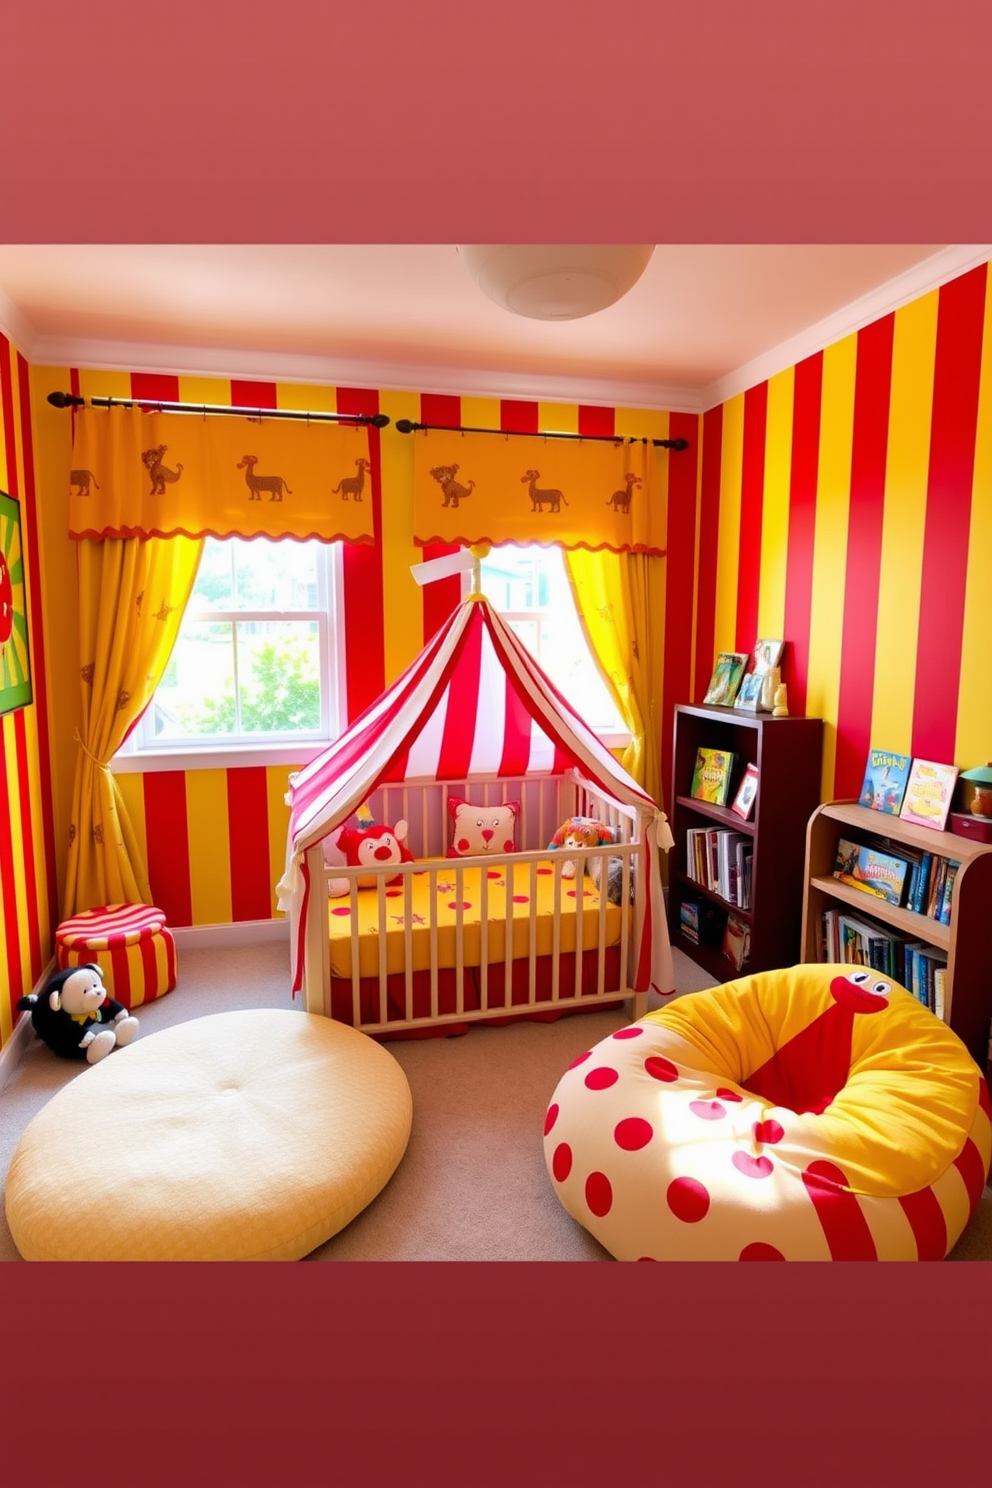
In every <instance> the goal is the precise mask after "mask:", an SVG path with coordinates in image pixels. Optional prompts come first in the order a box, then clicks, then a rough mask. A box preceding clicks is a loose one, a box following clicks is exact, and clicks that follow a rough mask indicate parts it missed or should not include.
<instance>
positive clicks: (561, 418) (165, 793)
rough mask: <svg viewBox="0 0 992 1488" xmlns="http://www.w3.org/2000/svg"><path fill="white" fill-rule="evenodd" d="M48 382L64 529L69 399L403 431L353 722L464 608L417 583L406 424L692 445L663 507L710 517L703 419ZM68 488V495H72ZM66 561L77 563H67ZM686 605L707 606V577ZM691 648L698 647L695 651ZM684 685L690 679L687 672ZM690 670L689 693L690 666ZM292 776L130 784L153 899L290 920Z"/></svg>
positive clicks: (383, 522)
mask: <svg viewBox="0 0 992 1488" xmlns="http://www.w3.org/2000/svg"><path fill="white" fill-rule="evenodd" d="M34 371H35V401H36V406H37V408H38V409H39V415H40V418H41V420H42V423H43V427H44V431H45V434H44V437H45V451H44V454H45V461H44V464H45V469H46V471H48V472H50V479H51V481H52V489H51V508H50V510H52V511H55V510H57V511H58V512H59V513H61V512H62V510H63V507H64V496H63V488H64V480H65V471H66V470H67V468H68V464H67V461H68V454H69V440H70V433H69V430H70V422H69V421H70V418H71V415H69V414H68V413H66V412H61V413H59V412H55V413H54V414H53V413H52V412H51V411H50V410H49V408H48V407H47V404H46V402H45V400H46V397H47V394H48V392H50V391H52V389H54V388H56V387H64V388H68V389H69V390H71V391H73V392H78V393H81V394H82V395H83V396H85V397H106V396H112V397H136V398H161V399H162V400H163V401H176V400H181V401H189V402H206V403H213V404H235V405H238V406H243V407H257V408H278V407H282V408H307V409H311V410H317V411H321V410H322V411H328V412H339V413H344V412H349V413H368V414H372V413H379V412H381V413H385V414H387V415H388V416H389V419H390V424H389V425H387V426H386V427H385V428H384V429H382V430H378V429H372V430H370V453H371V459H372V470H371V473H370V477H371V501H372V512H373V520H374V531H375V535H376V541H375V543H374V544H353V545H349V546H346V548H345V550H344V560H343V581H344V587H345V596H344V609H345V613H346V614H347V615H350V616H353V615H360V616H362V623H361V624H354V625H349V626H348V627H347V630H346V633H345V635H344V637H343V638H342V644H343V647H344V660H345V677H346V698H347V716H348V718H349V720H350V719H353V718H355V717H357V716H358V714H359V713H361V712H362V711H363V710H364V709H365V708H366V707H367V706H368V704H369V703H370V702H372V701H373V700H374V699H375V698H376V697H377V696H378V695H379V693H380V692H381V691H382V690H383V688H384V687H385V686H386V685H387V683H389V682H391V681H392V680H393V679H394V678H395V677H396V676H398V675H399V673H400V672H401V671H402V670H403V669H404V668H405V667H406V666H407V665H408V664H409V662H410V661H412V660H413V658H414V656H416V654H417V652H418V651H419V650H420V648H421V646H422V645H423V644H424V642H425V640H427V639H429V638H430V636H431V635H432V634H433V633H434V631H435V630H436V629H437V627H438V625H439V624H441V622H442V621H443V620H444V619H445V618H446V617H447V615H448V614H449V613H450V611H451V610H452V609H453V608H454V607H455V606H456V605H457V604H458V602H459V598H460V588H459V583H458V580H457V579H454V580H443V581H441V582H440V583H436V584H432V585H429V586H427V587H426V588H424V589H420V588H419V587H418V586H417V584H416V583H415V582H414V580H413V578H412V576H411V573H410V568H411V565H412V564H414V563H417V562H419V561H421V560H422V559H423V558H424V557H425V552H424V551H423V550H421V549H418V548H416V547H415V545H414V542H413V535H412V534H413V444H412V441H411V439H410V438H409V436H407V435H403V434H400V433H398V432H397V431H396V428H395V424H396V421H397V420H398V419H401V418H408V419H412V420H414V421H418V422H424V423H431V424H458V423H466V424H471V425H474V426H477V427H487V428H505V429H519V430H521V431H524V432H534V431H537V430H538V429H555V430H560V431H563V432H571V433H585V434H608V435H612V434H614V433H617V434H623V435H626V436H629V437H647V438H655V439H664V438H669V437H672V438H674V437H677V436H678V435H682V436H684V437H685V438H687V439H688V440H689V442H690V448H689V449H688V450H686V451H685V452H684V453H682V454H679V455H677V456H673V457H670V458H668V459H666V458H664V457H663V458H662V459H661V461H660V470H661V474H662V477H663V480H662V494H663V498H664V499H665V500H666V501H667V500H669V499H671V500H673V501H678V503H679V504H680V505H682V504H683V496H684V495H685V494H686V493H688V495H689V498H690V503H691V504H694V502H695V486H696V470H697V465H698V430H699V420H698V418H697V417H696V416H695V415H678V414H672V415H669V414H667V413H664V412H654V411H644V410H624V409H617V410H614V409H612V408H601V407H579V406H576V405H563V404H539V403H536V402H519V401H501V400H499V399H488V398H457V397H448V396H441V395H428V394H423V395H420V394H417V393H409V392H376V391H370V390H362V389H352V388H330V387H320V386H304V385H300V384H275V383H259V382H250V383H249V382H238V381H228V380H221V379H207V378H193V377H185V376H183V377H176V376H162V375H154V376H152V375H148V374H140V373H133V374H128V373H117V372H104V371H87V370H76V369H71V368H63V369H54V368H36V369H34ZM60 421H61V422H60ZM666 469H667V471H668V482H667V486H666V484H665V479H664V477H665V472H666ZM59 481H61V482H62V487H59V486H58V485H57V484H56V482H59ZM59 520H61V517H60V519H59ZM690 530H691V531H694V526H691V528H690ZM62 534H64V523H63V525H62V528H61V530H59V529H57V528H56V526H55V525H54V522H53V525H52V527H51V530H50V540H51V548H52V551H53V555H55V554H57V552H58V550H59V545H60V544H61V546H62V547H63V548H64V547H65V545H66V544H68V540H67V539H64V537H63V536H62ZM68 547H69V548H71V547H72V545H71V544H68ZM443 551H447V550H446V549H443V548H433V549H430V550H428V552H427V554H426V556H435V555H436V554H437V553H439V552H443ZM64 560H65V554H64V552H63V553H62V554H61V557H60V558H59V559H58V561H63V562H64ZM54 561H56V559H55V557H54V556H53V562H54ZM63 577H64V575H63ZM677 592H680V591H678V590H677ZM686 592H687V594H688V598H689V601H690V603H691V597H692V582H691V576H690V580H689V584H688V589H687V591H686ZM73 604H74V596H72V601H71V602H70V603H66V604H62V605H61V606H56V605H54V604H53V605H52V613H51V617H50V628H52V629H53V630H58V631H59V634H60V638H61V641H62V643H63V644H64V646H65V648H66V650H67V652H68V653H70V654H71V656H72V658H73V663H72V665H73V667H75V668H78V659H76V652H75V649H74V647H75V622H74V618H73V608H72V606H73ZM671 626H672V634H673V635H674V636H675V637H676V640H677V641H678V638H679V636H680V635H681V634H682V632H685V634H686V636H687V635H688V631H689V629H691V624H690V625H689V626H688V628H687V625H686V622H685V620H684V619H683V618H681V617H680V616H679V615H678V614H676V615H674V616H673V618H672V620H671ZM678 644H679V645H681V646H683V647H684V642H681V641H678ZM673 670H674V671H675V672H676V674H678V668H677V667H675V665H674V663H673ZM683 670H684V673H685V676H686V677H688V668H687V666H686V667H684V668H683ZM64 685H65V694H66V701H67V710H68V711H67V716H66V719H65V726H64V727H63V728H62V729H61V732H60V735H59V739H58V741H57V743H56V746H55V748H56V754H57V760H56V765H55V773H56V775H57V777H58V780H59V783H60V789H59V791H58V792H57V796H58V801H59V806H58V809H57V816H58V821H59V828H60V840H62V838H63V831H62V829H63V828H64V830H65V831H67V830H68V815H67V813H68V804H69V801H70V799H71V789H72V772H73V769H74V765H75V746H74V745H73V743H72V727H70V726H69V724H70V720H71V718H72V711H71V710H72V708H73V707H78V703H77V702H76V701H75V693H76V692H78V681H77V680H76V673H75V672H74V671H71V670H70V671H68V672H67V673H66V674H65V678H64ZM70 692H71V694H72V696H71V697H70ZM300 763H302V761H300ZM291 768H293V767H292V766H288V765H286V766H278V767H276V766H266V767H263V766H242V767H238V768H231V769H205V770H201V769H197V770H187V771H183V770H173V771H168V770H167V771H161V770H149V771H148V772H146V773H144V774H121V775H119V776H118V780H119V783H120V786H121V790H122V792H123V795H124V799H125V802H126V804H127V808H128V813H129V815H130V817H131V819H132V824H133V825H134V827H135V830H136V831H137V833H138V837H139V840H140V841H141V842H142V844H143V846H144V848H145V852H146V857H147V862H148V870H149V880H150V883H151V887H152V893H153V896H154V898H155V901H156V903H157V904H158V905H159V907H160V908H161V909H163V910H164V911H165V912H166V916H167V919H168V923H169V925H170V926H172V927H174V928H176V927H181V926H187V925H214V924H229V923H237V922H244V921H248V920H257V919H268V918H270V917H271V916H272V915H273V914H274V913H275V907H276V906H275V884H276V882H277V880H278V879H279V877H280V876H281V875H282V872H283V869H284V866H285V850H286V830H287V826H288V810H287V808H286V806H285V801H284V797H285V793H286V789H287V785H288V775H289V773H290V770H291Z"/></svg>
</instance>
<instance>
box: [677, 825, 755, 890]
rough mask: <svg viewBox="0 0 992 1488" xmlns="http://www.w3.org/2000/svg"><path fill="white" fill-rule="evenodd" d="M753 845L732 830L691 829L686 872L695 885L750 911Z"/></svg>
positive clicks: (720, 828) (687, 848)
mask: <svg viewBox="0 0 992 1488" xmlns="http://www.w3.org/2000/svg"><path fill="white" fill-rule="evenodd" d="M753 856H754V843H753V841H752V840H751V838H750V837H748V836H746V835H745V834H744V833H743V832H735V831H734V830H733V829H732V828H731V827H689V828H688V830H687V831H686V851H685V871H686V876H687V877H688V878H691V879H692V880H693V882H695V883H698V884H702V885H703V887H704V888H707V889H709V891H710V893H712V894H719V895H720V897H721V899H725V900H726V901H727V903H728V904H733V905H736V907H737V908H738V909H750V908H751V863H752V860H753Z"/></svg>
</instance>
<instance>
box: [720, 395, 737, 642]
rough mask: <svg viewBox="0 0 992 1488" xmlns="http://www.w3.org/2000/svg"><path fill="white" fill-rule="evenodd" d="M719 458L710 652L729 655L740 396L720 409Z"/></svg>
mask: <svg viewBox="0 0 992 1488" xmlns="http://www.w3.org/2000/svg"><path fill="white" fill-rule="evenodd" d="M721 451H722V452H721V457H720V535H719V541H718V545H717V555H716V615H715V621H714V626H713V643H714V649H715V651H717V652H720V651H733V649H734V642H735V639H736V635H737V567H738V557H739V545H740V536H741V481H742V473H743V465H744V394H743V393H739V394H738V395H737V397H736V398H731V399H730V401H729V402H728V403H725V404H724V405H723V435H722V443H721Z"/></svg>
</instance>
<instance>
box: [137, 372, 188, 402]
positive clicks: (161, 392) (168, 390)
mask: <svg viewBox="0 0 992 1488" xmlns="http://www.w3.org/2000/svg"><path fill="white" fill-rule="evenodd" d="M131 397H132V398H147V399H148V401H149V402H157V401H159V400H161V401H162V402H163V403H178V402H179V378H178V377H174V376H173V375H172V374H171V373H168V372H132V373H131Z"/></svg>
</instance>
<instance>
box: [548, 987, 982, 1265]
mask: <svg viewBox="0 0 992 1488" xmlns="http://www.w3.org/2000/svg"><path fill="white" fill-rule="evenodd" d="M544 1149H545V1160H546V1163H547V1167H548V1172H549V1174H550V1176H551V1180H552V1182H553V1184H554V1187H555V1191H556V1193H557V1194H558V1197H559V1199H560V1200H561V1202H562V1204H563V1205H564V1206H565V1208H566V1209H567V1210H568V1212H569V1214H571V1215H572V1217H573V1218H574V1219H575V1220H577V1221H578V1223H579V1224H581V1225H583V1226H584V1227H585V1228H586V1229H587V1230H588V1231H589V1232H590V1233H591V1234H592V1235H594V1236H595V1238H596V1239H597V1240H598V1241H599V1242H600V1244H601V1245H603V1246H604V1247H605V1248H606V1249H607V1250H608V1251H609V1252H610V1253H611V1255H614V1256H616V1257H617V1259H619V1260H694V1261H696V1260H714V1261H716V1260H721V1261H728V1260H741V1261H752V1260H796V1261H800V1260H801V1261H813V1260H825V1261H829V1260H835V1261H869V1260H940V1259H942V1258H943V1257H944V1256H945V1255H946V1254H947V1253H948V1251H949V1250H950V1249H951V1248H952V1246H953V1245H954V1244H955V1243H956V1241H957V1240H958V1238H959V1236H960V1235H961V1232H962V1231H963V1230H964V1228H965V1226H966V1225H967V1224H968V1222H969V1220H970V1218H971V1216H972V1215H973V1213H974V1211H975V1207H976V1205H977V1203H978V1201H979V1198H980V1197H981V1193H982V1189H983V1187H984V1184H985V1181H986V1178H987V1176H988V1172H989V1161H990V1155H992V1106H990V1102H989V1092H988V1087H987V1085H986V1082H985V1077H984V1075H983V1074H982V1072H981V1071H980V1070H979V1068H978V1066H977V1065H976V1064H975V1062H974V1060H973V1059H972V1058H971V1056H970V1054H969V1053H968V1051H967V1049H966V1048H965V1046H964V1044H963V1043H962V1042H961V1040H960V1039H959V1038H958V1037H957V1035H956V1034H954V1033H952V1032H951V1030H950V1029H949V1028H947V1027H946V1026H945V1024H943V1023H942V1022H941V1021H940V1020H939V1019H937V1018H936V1017H934V1015H933V1014H932V1013H930V1012H928V1010H927V1009H926V1008H925V1007H923V1006H922V1005H921V1004H920V1003H919V1002H918V1001H917V1000H916V998H914V997H913V996H911V994H910V993H909V992H907V991H905V990H904V989H903V988H902V987H899V986H897V985H895V984H893V983H892V982H889V981H887V980H885V979H884V978H882V977H880V976H879V975H878V974H877V973H876V972H874V971H872V970H871V969H869V968H867V967H852V966H849V965H846V966H818V965H808V966H806V965H804V966H796V967H791V968H788V969H786V970H782V971H771V972H762V973H761V974H758V975H754V976H749V977H742V978H740V979H739V980H738V981H734V982H727V983H725V984H724V985H723V986H720V987H714V988H711V989H709V990H707V991H704V992H698V993H694V994H693V995H692V996H689V997H683V998H680V999H679V1000H678V1001H677V1002H674V1003H672V1004H671V1005H670V1006H669V1007H667V1008H664V1009H662V1010H660V1011H659V1012H655V1013H649V1014H648V1016H647V1017H646V1018H644V1019H642V1020H641V1021H640V1022H639V1023H635V1024H632V1025H631V1026H629V1027H626V1028H621V1029H619V1030H618V1032H616V1033H615V1034H613V1035H612V1036H611V1037H610V1038H607V1039H604V1040H603V1041H602V1042H601V1043H599V1044H597V1045H596V1047H595V1048H594V1049H591V1050H590V1051H589V1052H588V1053H585V1054H583V1055H582V1056H581V1057H580V1058H579V1059H577V1060H576V1061H575V1062H574V1063H573V1064H572V1065H571V1067H570V1068H569V1069H568V1070H567V1071H566V1073H565V1074H564V1076H563V1077H562V1079H561V1081H560V1082H559V1084H558V1087H557V1089H556V1090H555V1093H554V1095H553V1097H552V1100H551V1104H550V1106H549V1108H548V1112H547V1116H546V1120H545V1133H544Z"/></svg>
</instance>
